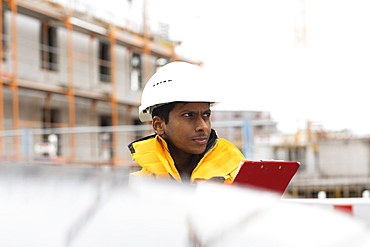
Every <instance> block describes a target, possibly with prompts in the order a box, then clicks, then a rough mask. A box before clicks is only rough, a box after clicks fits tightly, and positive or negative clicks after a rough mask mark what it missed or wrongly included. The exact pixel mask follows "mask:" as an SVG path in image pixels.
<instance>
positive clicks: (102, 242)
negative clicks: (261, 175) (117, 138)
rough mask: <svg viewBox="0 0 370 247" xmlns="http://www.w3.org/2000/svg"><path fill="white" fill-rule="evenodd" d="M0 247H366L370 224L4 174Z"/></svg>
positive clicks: (63, 170)
mask: <svg viewBox="0 0 370 247" xmlns="http://www.w3.org/2000/svg"><path fill="white" fill-rule="evenodd" d="M0 232H1V237H0V246H38V247H40V246H48V247H49V246H78V247H82V246H89V247H90V246H161V247H163V246H212V247H213V246H259V247H260V246H266V247H267V246H269V247H270V246H284V247H287V246H288V247H289V246H336V247H337V246H351V247H353V246H370V230H369V226H368V224H366V223H365V222H361V221H357V220H354V219H353V218H351V217H350V216H348V215H345V214H343V213H339V212H335V211H329V210H323V209H320V208H317V207H313V206H309V205H303V204H298V203H294V202H287V201H284V200H280V197H279V196H277V195H276V194H274V193H269V192H264V191H258V190H251V189H246V188H239V187H234V186H224V185H218V184H212V183H204V184H202V185H198V186H190V185H186V184H179V183H175V182H169V181H160V180H148V179H143V178H137V177H136V178H134V177H131V178H130V177H129V173H128V171H126V170H114V169H111V168H110V167H96V166H72V167H71V166H50V165H49V166H35V165H32V166H29V165H25V164H23V165H20V164H6V165H0Z"/></svg>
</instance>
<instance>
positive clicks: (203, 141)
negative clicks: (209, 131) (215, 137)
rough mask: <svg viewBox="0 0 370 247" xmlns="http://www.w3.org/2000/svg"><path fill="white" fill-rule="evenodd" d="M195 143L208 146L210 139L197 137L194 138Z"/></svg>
mask: <svg viewBox="0 0 370 247" xmlns="http://www.w3.org/2000/svg"><path fill="white" fill-rule="evenodd" d="M193 141H195V142H196V143H198V144H206V143H207V141H208V137H207V136H201V137H195V138H193Z"/></svg>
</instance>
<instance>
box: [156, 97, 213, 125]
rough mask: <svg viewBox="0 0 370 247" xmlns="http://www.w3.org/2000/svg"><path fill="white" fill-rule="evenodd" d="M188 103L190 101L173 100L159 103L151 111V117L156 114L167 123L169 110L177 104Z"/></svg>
mask: <svg viewBox="0 0 370 247" xmlns="http://www.w3.org/2000/svg"><path fill="white" fill-rule="evenodd" d="M188 103H190V102H185V101H175V102H171V103H167V104H164V105H161V106H159V107H157V108H154V110H153V112H152V118H153V117H154V116H158V117H160V118H162V119H163V120H164V123H165V124H168V121H169V119H170V112H171V111H172V110H173V108H174V107H175V106H176V105H177V104H188ZM207 103H209V102H207ZM209 104H210V103H209Z"/></svg>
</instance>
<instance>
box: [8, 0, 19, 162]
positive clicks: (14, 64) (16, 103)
mask: <svg viewBox="0 0 370 247" xmlns="http://www.w3.org/2000/svg"><path fill="white" fill-rule="evenodd" d="M9 6H10V9H11V11H12V23H11V27H12V67H13V75H12V80H11V83H10V88H11V89H12V92H13V129H14V130H17V129H19V98H18V61H17V59H18V47H17V38H18V37H17V1H16V0H10V1H9ZM13 140H14V146H13V147H14V156H15V159H19V137H18V136H16V135H15V136H14V139H13Z"/></svg>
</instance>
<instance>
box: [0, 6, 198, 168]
mask: <svg viewBox="0 0 370 247" xmlns="http://www.w3.org/2000/svg"><path fill="white" fill-rule="evenodd" d="M0 2H1V4H0V6H1V13H2V15H1V16H0V22H1V25H0V28H1V32H0V35H1V36H0V39H1V40H2V46H0V49H1V50H0V54H2V59H1V60H0V74H1V83H0V102H1V104H0V131H2V132H3V133H6V131H7V130H13V132H12V133H13V134H12V135H11V138H10V137H9V138H5V137H3V138H2V139H0V157H2V159H3V160H4V159H13V160H14V159H15V160H22V159H24V157H25V156H27V155H26V153H27V150H26V151H25V150H24V148H23V147H24V146H25V145H24V142H25V140H24V138H22V137H21V136H20V135H17V134H16V131H17V130H23V129H48V128H59V129H62V128H78V127H81V126H101V127H104V126H113V127H114V126H119V125H135V124H137V123H138V122H139V121H138V116H137V111H136V109H137V106H138V105H139V103H140V95H141V90H142V88H143V86H144V82H145V81H146V80H147V79H148V78H149V77H150V76H151V75H152V74H153V73H154V72H155V71H156V69H157V67H158V62H159V61H162V63H163V61H164V62H168V61H174V60H186V59H184V58H181V57H179V56H177V55H176V53H175V48H176V45H177V42H174V41H171V40H168V39H166V38H163V37H161V36H159V35H157V34H155V33H152V32H150V31H149V29H148V28H147V25H146V23H145V19H144V20H143V23H142V24H143V25H142V26H141V28H139V29H138V30H136V31H132V30H129V29H128V28H125V27H121V26H117V25H114V24H113V23H109V22H106V21H104V20H101V19H99V18H97V17H95V16H93V15H91V14H90V13H87V12H81V11H78V10H75V9H72V8H69V7H65V6H63V5H61V4H58V3H56V2H55V1H41V0H7V1H4V0H0ZM189 62H192V61H189ZM133 109H135V110H134V111H133ZM14 131H15V132H14ZM3 136H6V135H4V134H3ZM33 138H36V139H37V140H33V141H34V142H35V143H41V144H42V143H50V142H57V143H58V144H57V145H58V147H59V148H58V149H56V152H57V156H58V157H59V158H60V159H63V157H64V160H66V159H67V160H68V161H69V162H71V163H74V161H76V162H78V160H79V159H81V157H82V156H86V155H87V156H89V155H90V154H93V153H97V154H98V153H99V152H100V153H101V150H104V143H110V144H111V145H112V146H113V148H112V147H110V148H108V149H109V150H108V152H103V153H104V154H100V156H99V155H98V156H99V157H92V158H91V159H92V160H95V161H97V160H104V161H106V162H107V161H108V162H111V163H112V164H118V163H120V162H123V161H122V159H121V158H120V157H121V156H122V155H120V153H119V152H120V151H119V150H120V148H117V146H118V145H120V146H122V145H121V144H120V143H119V138H118V134H117V132H109V133H105V134H104V133H101V131H100V132H99V133H96V134H95V135H89V136H85V137H83V138H81V137H79V138H76V134H74V133H71V134H69V135H65V136H64V135H63V136H62V135H61V134H58V133H57V134H55V135H53V136H52V138H51V139H52V141H51V140H50V133H47V132H44V133H41V134H39V135H37V136H33ZM48 138H49V139H48ZM121 139H122V138H121ZM98 140H99V144H96V145H95V144H92V143H97V142H98ZM82 141H84V143H79V142H82ZM122 141H123V142H124V144H125V145H126V143H128V140H127V138H126V139H125V140H122ZM90 144H91V145H94V146H91V147H90V150H89V151H87V152H84V154H83V153H81V152H77V153H76V151H74V150H75V149H74V148H73V147H74V146H76V145H86V147H88V145H90ZM125 145H124V146H125ZM63 146H65V147H70V148H69V149H68V150H69V151H66V150H63V149H62V148H61V147H63ZM38 147H39V149H41V151H40V153H43V152H44V151H43V150H42V149H43V147H42V145H39V146H38ZM44 148H45V147H44ZM48 148H50V147H48V146H46V149H48ZM122 149H123V148H122ZM103 156H104V157H103ZM66 157H68V158H66Z"/></svg>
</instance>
